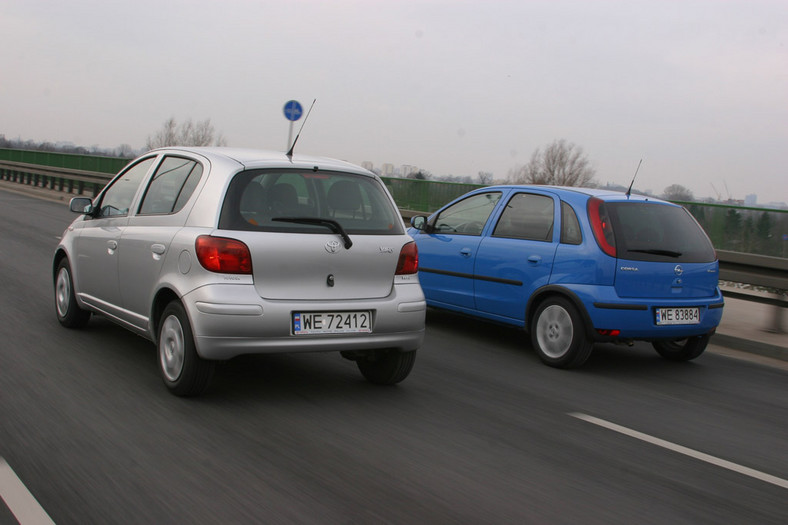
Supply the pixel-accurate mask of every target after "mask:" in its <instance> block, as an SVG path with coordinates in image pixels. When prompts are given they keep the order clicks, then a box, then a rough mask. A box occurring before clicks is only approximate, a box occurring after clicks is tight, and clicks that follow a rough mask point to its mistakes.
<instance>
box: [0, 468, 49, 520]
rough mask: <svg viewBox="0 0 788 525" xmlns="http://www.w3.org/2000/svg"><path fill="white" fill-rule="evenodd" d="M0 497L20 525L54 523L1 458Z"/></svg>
mask: <svg viewBox="0 0 788 525" xmlns="http://www.w3.org/2000/svg"><path fill="white" fill-rule="evenodd" d="M0 497H2V498H3V501H5V504H6V505H7V506H8V508H9V509H10V510H11V513H12V514H13V515H14V517H15V518H16V520H17V521H18V522H19V523H20V524H21V525H45V524H46V525H50V524H51V525H54V523H55V522H54V521H52V518H50V517H49V514H47V513H46V511H45V510H44V509H43V508H41V505H39V504H38V501H36V498H35V497H33V495H32V494H30V491H28V490H27V487H25V485H24V483H22V480H21V479H19V476H17V475H16V472H14V471H13V470H12V469H11V467H10V466H9V465H8V463H6V461H5V459H3V458H0Z"/></svg>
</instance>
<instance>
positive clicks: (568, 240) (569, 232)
mask: <svg viewBox="0 0 788 525" xmlns="http://www.w3.org/2000/svg"><path fill="white" fill-rule="evenodd" d="M561 242H562V243H563V244H580V243H581V242H583V234H582V233H580V223H579V222H578V220H577V214H576V213H575V210H573V209H572V207H571V206H570V205H568V204H567V203H565V202H563V201H561Z"/></svg>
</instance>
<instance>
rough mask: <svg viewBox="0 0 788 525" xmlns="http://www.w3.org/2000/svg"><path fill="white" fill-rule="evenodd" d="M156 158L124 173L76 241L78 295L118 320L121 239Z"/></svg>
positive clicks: (104, 194) (100, 200) (107, 191)
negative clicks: (135, 201)
mask: <svg viewBox="0 0 788 525" xmlns="http://www.w3.org/2000/svg"><path fill="white" fill-rule="evenodd" d="M154 159H155V157H148V158H146V159H143V160H141V161H140V162H137V163H136V164H134V165H133V166H131V167H129V168H128V169H126V170H124V171H123V172H121V173H120V174H119V175H118V176H117V177H116V178H115V179H114V180H113V181H112V182H110V184H109V185H108V186H107V187H106V188H105V189H104V190H103V191H102V193H101V194H100V195H99V197H98V198H97V199H96V202H95V208H96V211H95V213H94V214H93V215H92V216H91V217H90V218H86V220H85V221H84V222H83V223H82V231H81V232H80V235H79V237H77V239H76V240H75V242H74V244H75V253H76V270H75V273H76V276H77V284H78V287H79V289H78V290H77V293H79V294H80V297H81V298H82V300H83V301H85V302H86V303H88V304H90V305H91V306H93V307H94V308H96V309H98V310H100V311H102V312H104V313H105V314H106V315H108V316H110V317H113V318H119V316H120V312H121V309H122V306H121V299H120V289H119V287H118V255H119V253H120V239H121V236H122V235H123V230H124V228H125V227H126V224H127V223H128V215H129V210H130V209H131V207H132V204H133V202H134V199H135V197H136V195H137V193H138V190H139V187H140V183H141V182H142V180H143V179H144V177H145V175H146V174H147V172H148V170H149V169H150V167H151V165H152V164H153V161H154Z"/></svg>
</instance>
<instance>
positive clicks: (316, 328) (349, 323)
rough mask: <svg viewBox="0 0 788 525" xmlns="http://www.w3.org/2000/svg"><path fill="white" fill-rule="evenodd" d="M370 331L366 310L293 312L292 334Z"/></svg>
mask: <svg viewBox="0 0 788 525" xmlns="http://www.w3.org/2000/svg"><path fill="white" fill-rule="evenodd" d="M371 331H372V316H371V315H370V312H368V311H358V312H308V313H295V314H293V334H295V335H309V334H349V333H368V332H371Z"/></svg>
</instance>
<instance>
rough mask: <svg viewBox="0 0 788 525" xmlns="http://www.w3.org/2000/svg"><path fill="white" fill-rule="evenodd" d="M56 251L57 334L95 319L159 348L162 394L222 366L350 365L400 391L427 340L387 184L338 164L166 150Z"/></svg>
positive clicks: (250, 153)
mask: <svg viewBox="0 0 788 525" xmlns="http://www.w3.org/2000/svg"><path fill="white" fill-rule="evenodd" d="M70 207H71V210H72V211H74V212H78V213H80V214H81V215H80V217H79V218H77V219H76V220H75V221H74V222H73V223H72V224H71V225H70V226H69V227H68V229H67V230H66V231H65V232H64V233H63V237H62V240H61V242H60V244H59V245H58V247H57V250H56V251H55V256H54V261H53V266H52V269H53V278H54V286H55V306H56V312H57V318H58V320H59V321H60V323H61V324H62V325H63V326H66V327H68V328H78V327H83V326H84V325H85V324H86V323H87V322H88V320H89V317H90V315H91V313H98V314H101V315H103V316H105V317H106V318H108V319H110V320H112V321H114V322H116V323H118V324H120V325H122V326H124V327H125V328H128V329H129V330H131V331H132V332H134V333H136V334H139V335H141V336H143V337H145V338H147V339H149V340H151V341H153V342H154V343H155V344H156V345H157V348H158V363H159V368H160V371H161V375H162V378H163V380H164V383H165V384H166V385H167V387H168V388H169V389H170V391H171V392H172V393H174V394H176V395H197V394H200V393H202V392H203V391H204V390H205V389H206V388H207V387H208V384H209V382H210V380H211V377H212V375H213V371H214V364H215V362H216V361H217V360H226V359H230V358H232V357H234V356H237V355H241V354H255V353H288V352H314V351H339V352H340V353H341V355H342V356H343V357H345V358H348V359H351V360H353V361H355V362H356V363H357V365H358V368H359V370H360V371H361V373H362V374H363V375H364V377H365V378H366V379H367V380H369V381H371V382H373V383H378V384H394V383H398V382H400V381H402V380H403V379H405V377H406V376H407V375H408V374H409V373H410V371H411V369H412V367H413V363H414V360H415V356H416V350H417V349H418V348H419V347H420V346H421V344H422V341H423V339H424V321H425V312H426V303H425V301H424V295H423V293H422V290H421V286H420V285H419V280H418V252H417V248H416V244H415V243H414V242H413V240H412V239H411V238H410V237H409V236H408V235H407V233H406V231H405V226H404V224H403V221H402V218H401V216H400V214H399V212H398V210H397V207H396V205H395V203H394V201H393V199H392V198H391V195H390V194H389V193H388V191H387V190H386V187H385V186H384V184H383V183H382V181H381V180H380V178H379V177H377V176H376V175H374V174H373V173H370V172H369V171H367V170H364V169H362V168H360V167H358V166H354V165H352V164H348V163H345V162H340V161H336V160H331V159H325V158H313V157H306V156H299V155H292V156H288V155H286V154H284V153H276V152H269V151H255V150H243V149H229V148H165V149H158V150H154V151H151V152H148V153H146V154H144V155H142V156H140V157H139V158H137V159H135V160H134V161H132V162H131V163H129V165H128V166H127V167H126V168H124V170H123V171H121V172H120V173H119V174H118V175H117V176H116V177H115V178H114V179H113V180H112V181H111V182H110V183H109V184H108V185H107V186H106V187H105V188H104V189H103V190H102V192H101V193H100V194H99V195H98V196H97V197H96V198H95V199H93V200H92V201H91V200H90V199H87V198H82V197H78V198H74V199H72V200H71V204H70Z"/></svg>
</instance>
